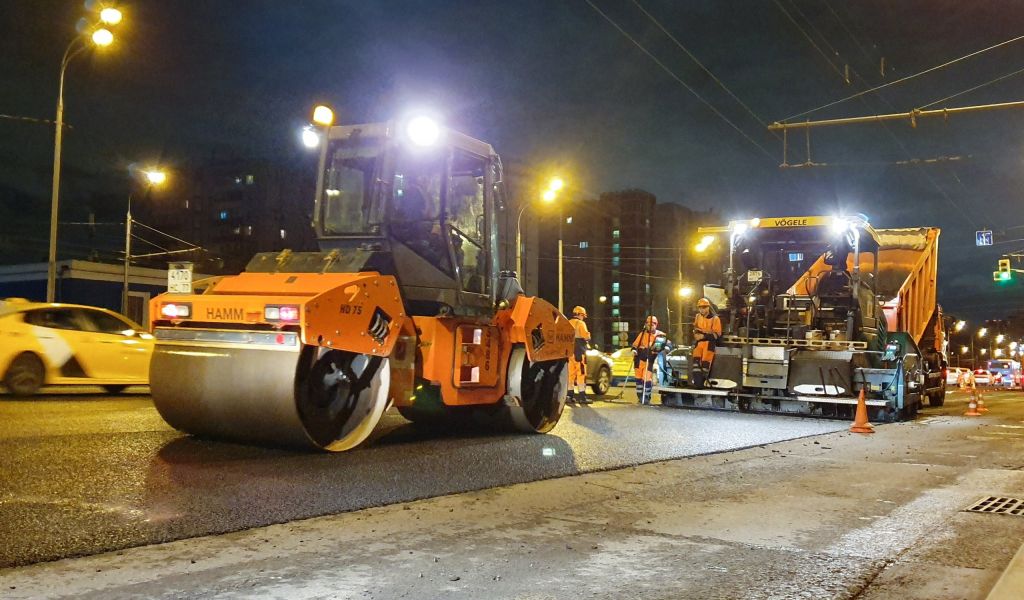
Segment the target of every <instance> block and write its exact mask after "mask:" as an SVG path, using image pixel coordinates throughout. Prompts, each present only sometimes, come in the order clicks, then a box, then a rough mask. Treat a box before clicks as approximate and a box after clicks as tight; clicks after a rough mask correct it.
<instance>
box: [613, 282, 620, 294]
mask: <svg viewBox="0 0 1024 600" xmlns="http://www.w3.org/2000/svg"><path fill="white" fill-rule="evenodd" d="M612 291H613V292H615V293H616V294H618V293H619V282H618V281H613V282H612Z"/></svg>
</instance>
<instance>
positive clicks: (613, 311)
mask: <svg viewBox="0 0 1024 600" xmlns="http://www.w3.org/2000/svg"><path fill="white" fill-rule="evenodd" d="M619 314H620V311H619V309H617V308H613V309H612V316H613V317H617V316H619Z"/></svg>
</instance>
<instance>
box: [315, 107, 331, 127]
mask: <svg viewBox="0 0 1024 600" xmlns="http://www.w3.org/2000/svg"><path fill="white" fill-rule="evenodd" d="M313 122H314V123H316V124H317V125H323V126H324V127H330V126H331V125H333V124H334V111H333V110H331V108H330V107H329V106H325V105H323V104H319V105H317V106H316V108H314V109H313Z"/></svg>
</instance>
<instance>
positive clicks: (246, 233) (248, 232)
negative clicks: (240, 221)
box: [245, 225, 252, 235]
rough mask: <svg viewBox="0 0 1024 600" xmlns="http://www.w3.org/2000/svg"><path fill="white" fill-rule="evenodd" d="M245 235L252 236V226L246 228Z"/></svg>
mask: <svg viewBox="0 0 1024 600" xmlns="http://www.w3.org/2000/svg"><path fill="white" fill-rule="evenodd" d="M245 235H252V225H246V226H245Z"/></svg>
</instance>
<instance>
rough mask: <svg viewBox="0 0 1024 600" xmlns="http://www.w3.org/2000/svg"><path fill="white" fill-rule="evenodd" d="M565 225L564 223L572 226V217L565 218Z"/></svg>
mask: <svg viewBox="0 0 1024 600" xmlns="http://www.w3.org/2000/svg"><path fill="white" fill-rule="evenodd" d="M565 223H566V225H572V217H566V218H565Z"/></svg>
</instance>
